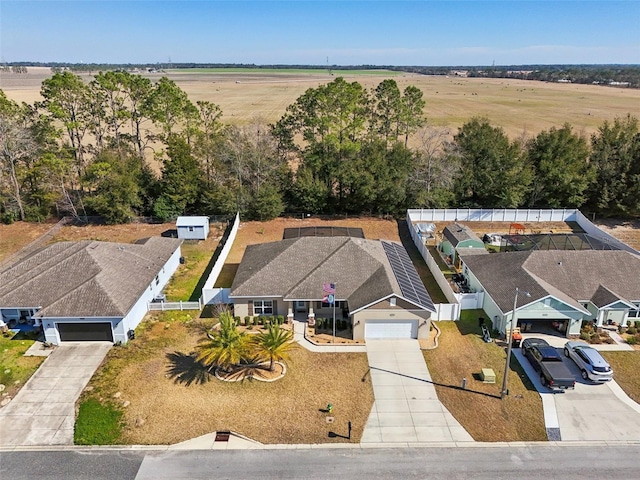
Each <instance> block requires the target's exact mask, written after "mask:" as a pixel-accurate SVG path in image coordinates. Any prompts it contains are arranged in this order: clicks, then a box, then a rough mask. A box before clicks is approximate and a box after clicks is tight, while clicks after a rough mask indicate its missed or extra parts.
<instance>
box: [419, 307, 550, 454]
mask: <svg viewBox="0 0 640 480" xmlns="http://www.w3.org/2000/svg"><path fill="white" fill-rule="evenodd" d="M479 316H483V317H484V318H486V314H485V313H484V312H483V311H482V310H463V311H462V318H461V319H460V320H459V321H458V322H449V321H446V322H438V327H439V328H440V329H441V330H442V334H441V335H440V339H439V346H438V348H436V349H435V350H425V351H423V353H424V357H425V360H426V361H427V365H428V367H429V372H430V373H431V377H432V378H433V381H434V382H436V392H437V393H438V398H439V399H440V401H441V402H442V403H443V404H444V406H445V407H447V409H448V410H449V411H450V412H451V414H452V415H453V416H454V417H455V418H456V420H458V421H459V422H460V423H461V424H462V426H463V427H464V428H465V429H466V430H467V431H468V432H469V433H470V434H471V436H472V437H473V438H474V440H476V441H483V442H497V441H505V442H514V441H544V440H546V439H547V436H546V431H545V427H544V420H543V418H544V417H543V410H542V400H541V399H540V395H539V394H538V392H536V390H535V389H534V388H533V385H531V383H530V382H529V379H528V378H527V376H526V374H525V373H524V371H523V370H522V368H521V367H520V364H519V363H518V360H516V359H515V357H512V359H511V373H510V375H509V386H508V387H509V395H508V396H507V397H506V398H505V399H504V400H501V399H500V386H501V384H502V378H503V371H504V362H505V359H506V354H505V351H504V348H502V347H500V346H498V344H496V343H484V341H483V340H482V338H481V334H480V328H479V327H478V321H477V318H478V317H479ZM482 368H492V369H493V370H494V372H495V374H496V383H495V384H486V383H483V382H482V381H480V380H479V379H478V376H479V373H480V370H481V369H482ZM463 378H466V379H467V389H466V390H462V389H460V388H457V387H459V386H460V383H461V381H462V379H463Z"/></svg>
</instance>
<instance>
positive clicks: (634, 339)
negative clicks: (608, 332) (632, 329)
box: [627, 337, 638, 345]
mask: <svg viewBox="0 0 640 480" xmlns="http://www.w3.org/2000/svg"><path fill="white" fill-rule="evenodd" d="M627 343H628V344H629V345H637V344H638V337H627Z"/></svg>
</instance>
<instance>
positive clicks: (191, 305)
mask: <svg viewBox="0 0 640 480" xmlns="http://www.w3.org/2000/svg"><path fill="white" fill-rule="evenodd" d="M201 309H202V304H201V303H200V302H199V301H198V302H157V303H151V302H149V310H154V311H162V312H164V311H165V310H201Z"/></svg>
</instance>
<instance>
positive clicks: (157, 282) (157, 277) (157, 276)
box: [156, 275, 160, 285]
mask: <svg viewBox="0 0 640 480" xmlns="http://www.w3.org/2000/svg"><path fill="white" fill-rule="evenodd" d="M159 283H160V276H159V275H156V285H158V284H159Z"/></svg>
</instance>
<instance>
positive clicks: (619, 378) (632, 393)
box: [600, 350, 640, 403]
mask: <svg viewBox="0 0 640 480" xmlns="http://www.w3.org/2000/svg"><path fill="white" fill-rule="evenodd" d="M600 353H601V354H602V356H603V357H604V358H605V360H607V362H609V365H611V368H613V375H614V379H615V381H616V382H618V384H619V385H620V387H622V389H623V390H624V391H625V393H626V394H627V395H629V397H631V398H632V399H633V400H634V401H636V402H638V403H640V351H637V350H636V351H633V352H600Z"/></svg>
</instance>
